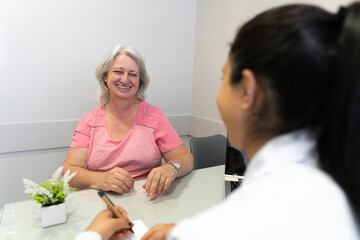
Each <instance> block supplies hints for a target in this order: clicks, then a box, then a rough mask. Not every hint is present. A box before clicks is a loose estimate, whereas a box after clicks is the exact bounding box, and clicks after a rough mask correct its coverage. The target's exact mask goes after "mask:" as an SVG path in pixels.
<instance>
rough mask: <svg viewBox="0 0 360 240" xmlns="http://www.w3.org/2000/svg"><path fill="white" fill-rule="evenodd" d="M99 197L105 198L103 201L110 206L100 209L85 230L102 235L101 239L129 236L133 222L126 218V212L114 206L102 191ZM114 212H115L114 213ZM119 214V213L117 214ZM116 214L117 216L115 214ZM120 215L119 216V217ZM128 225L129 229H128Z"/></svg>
mask: <svg viewBox="0 0 360 240" xmlns="http://www.w3.org/2000/svg"><path fill="white" fill-rule="evenodd" d="M100 192H102V191H99V195H100V194H101V195H100V196H102V197H101V198H102V199H103V200H104V198H107V199H108V201H105V200H104V202H105V203H106V204H107V205H108V202H109V203H110V205H111V206H112V207H110V206H109V205H108V206H109V208H108V209H105V210H103V211H101V212H100V213H99V214H98V215H97V216H96V217H95V219H94V220H93V221H92V222H91V224H90V225H89V227H88V228H87V229H86V230H87V231H93V232H97V233H99V234H100V235H101V236H102V239H103V240H107V239H113V238H114V239H117V238H123V237H124V236H130V235H131V233H133V231H132V229H131V227H132V226H133V224H132V223H131V222H129V220H128V219H127V213H126V211H125V209H123V208H121V207H119V206H114V205H113V204H112V202H111V200H110V199H109V198H108V197H107V196H106V195H105V193H104V192H102V193H100ZM114 212H115V213H114ZM118 214H120V215H118ZM116 215H118V216H116ZM119 216H120V217H119ZM129 227H130V229H129Z"/></svg>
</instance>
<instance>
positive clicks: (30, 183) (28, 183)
mask: <svg viewBox="0 0 360 240" xmlns="http://www.w3.org/2000/svg"><path fill="white" fill-rule="evenodd" d="M23 182H24V186H25V189H26V190H27V189H33V188H39V185H37V184H36V183H34V182H33V181H31V180H30V179H27V178H24V179H23Z"/></svg>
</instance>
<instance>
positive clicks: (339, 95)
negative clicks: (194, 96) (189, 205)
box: [88, 2, 360, 240]
mask: <svg viewBox="0 0 360 240" xmlns="http://www.w3.org/2000/svg"><path fill="white" fill-rule="evenodd" d="M359 63H360V3H359V2H354V3H352V4H350V5H349V6H348V7H346V8H340V9H339V11H338V12H337V13H335V14H333V13H329V12H327V11H325V10H323V9H321V8H318V7H315V6H311V5H299V4H297V5H287V6H282V7H277V8H274V9H270V10H268V11H265V12H263V13H261V14H259V15H257V16H256V17H254V18H253V19H252V20H250V21H249V22H247V23H246V24H245V25H244V26H243V27H242V28H241V29H240V30H239V32H238V33H237V35H236V37H235V40H234V42H233V43H232V45H231V48H230V52H229V57H228V59H227V61H226V63H225V65H224V67H223V81H222V85H221V87H220V90H219V92H218V95H217V104H218V108H219V111H220V113H221V116H222V119H223V121H224V123H225V125H226V127H227V129H228V137H229V140H230V142H231V144H232V145H233V146H235V147H237V148H239V149H241V150H243V151H244V152H245V153H246V154H247V155H248V157H249V159H250V163H249V165H248V168H247V170H246V173H245V180H244V181H243V183H242V185H241V187H240V188H238V189H237V190H236V191H235V192H233V193H232V194H231V195H230V196H229V197H228V198H227V199H226V200H225V201H224V202H222V203H220V204H219V205H217V206H215V207H213V208H211V209H209V210H207V211H204V212H203V213H200V214H198V215H196V216H192V217H189V218H188V219H184V220H182V221H180V222H179V223H178V224H157V225H155V226H154V227H152V228H151V229H150V230H149V231H148V232H147V233H146V234H145V235H144V236H143V238H142V239H143V240H154V239H155V240H158V239H168V240H175V239H176V240H182V239H186V240H188V239H247V240H248V239H347V240H350V239H360V234H359V218H360V174H359V173H360V108H359V106H360V67H359ZM111 219H112V218H110V217H109V218H108V219H107V220H108V221H110V220H111ZM94 221H96V218H95V220H94ZM125 228H126V227H125V225H124V229H125ZM127 228H128V227H127ZM88 230H90V231H91V230H94V229H93V228H89V229H88ZM117 230H118V229H110V230H109V231H110V233H111V234H113V233H114V232H116V233H117V234H118V233H119V232H118V231H117ZM121 231H124V230H120V233H121ZM125 231H127V230H125ZM105 232H106V231H105ZM98 233H100V235H103V236H105V235H104V234H103V233H101V232H100V231H98ZM106 233H107V234H108V235H109V232H106ZM112 236H115V235H112ZM104 239H105V238H104Z"/></svg>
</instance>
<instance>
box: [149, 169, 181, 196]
mask: <svg viewBox="0 0 360 240" xmlns="http://www.w3.org/2000/svg"><path fill="white" fill-rule="evenodd" d="M177 175H178V171H177V170H176V169H175V168H174V167H173V166H171V165H170V164H164V165H162V166H160V167H157V168H153V169H152V170H151V171H150V173H149V175H148V177H147V180H146V183H145V184H144V185H143V188H144V189H145V191H146V193H147V194H148V195H149V196H154V195H157V194H161V193H163V192H165V191H166V190H168V188H169V187H170V185H171V183H172V182H173V181H174V179H175V178H176V176H177Z"/></svg>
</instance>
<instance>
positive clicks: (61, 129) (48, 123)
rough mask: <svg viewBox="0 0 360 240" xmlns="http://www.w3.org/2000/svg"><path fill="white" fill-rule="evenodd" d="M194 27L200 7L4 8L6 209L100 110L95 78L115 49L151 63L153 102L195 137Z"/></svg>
mask: <svg viewBox="0 0 360 240" xmlns="http://www.w3.org/2000/svg"><path fill="white" fill-rule="evenodd" d="M195 21H196V1H193V0H151V1H148V0H136V1H131V0H107V1H99V0H77V1H72V0H62V1H57V0H0V182H1V184H0V192H1V193H2V194H1V195H0V208H1V206H2V205H3V204H4V203H5V202H11V201H18V200H21V199H26V198H28V197H27V196H25V194H24V193H23V185H22V178H23V177H27V178H30V179H33V180H36V181H43V180H45V179H46V178H48V177H50V175H51V173H52V172H53V171H54V170H55V169H56V168H57V167H58V166H61V165H62V163H63V161H64V159H65V156H66V153H67V150H68V148H67V147H68V146H69V144H70V143H71V136H72V134H73V131H74V128H75V127H76V125H77V123H78V121H79V120H80V117H81V115H82V114H83V113H84V112H87V111H90V110H92V109H94V108H96V107H97V106H98V102H97V89H98V85H97V82H96V80H95V77H94V70H95V68H96V66H97V64H98V62H99V61H100V60H101V58H102V57H103V56H104V55H105V53H106V52H107V51H108V50H110V49H111V48H112V47H113V46H115V45H117V44H124V45H131V46H134V47H136V48H137V49H138V50H139V51H140V53H141V54H142V55H143V56H144V58H145V60H146V63H147V69H148V72H149V75H150V78H151V81H150V86H149V89H148V90H147V93H146V95H147V101H148V102H149V103H151V104H153V105H154V106H158V107H160V108H161V109H162V110H163V111H164V113H165V114H166V115H167V116H168V117H169V120H170V121H171V122H172V124H173V125H174V127H175V129H176V130H177V131H178V133H179V134H180V135H182V134H187V133H188V127H189V115H190V111H191V91H192V79H193V66H194V62H193V58H194V56H193V52H194V45H195ZM5 193H6V194H5Z"/></svg>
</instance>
